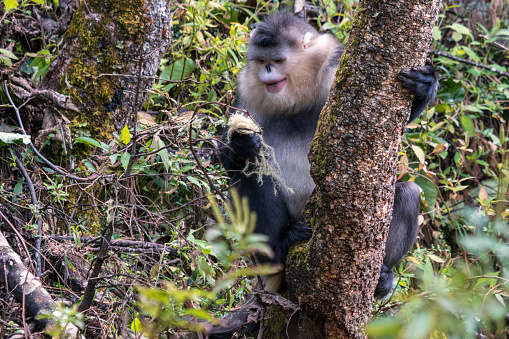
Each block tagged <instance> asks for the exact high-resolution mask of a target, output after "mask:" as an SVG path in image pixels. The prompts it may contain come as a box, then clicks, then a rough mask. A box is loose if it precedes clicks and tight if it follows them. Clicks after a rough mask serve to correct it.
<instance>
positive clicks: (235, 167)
mask: <svg viewBox="0 0 509 339" xmlns="http://www.w3.org/2000/svg"><path fill="white" fill-rule="evenodd" d="M229 129H230V128H229V127H226V129H225V131H224V133H223V136H222V137H221V141H220V142H219V146H218V149H217V151H218V155H219V160H220V161H221V163H222V164H223V166H224V168H225V169H226V170H227V171H228V172H230V171H241V170H243V169H244V168H245V166H246V161H248V160H253V159H255V158H256V157H257V156H258V155H259V153H260V146H261V139H260V136H259V135H258V134H257V133H254V132H253V133H249V134H243V133H239V132H233V133H231V136H230V140H229V142H228V134H229V133H228V131H229ZM231 175H232V174H230V176H231Z"/></svg>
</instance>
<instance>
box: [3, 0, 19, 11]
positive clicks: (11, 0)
mask: <svg viewBox="0 0 509 339" xmlns="http://www.w3.org/2000/svg"><path fill="white" fill-rule="evenodd" d="M4 5H5V11H6V12H7V11H9V10H11V9H14V8H17V7H18V6H19V4H18V2H17V1H16V0H5V1H4Z"/></svg>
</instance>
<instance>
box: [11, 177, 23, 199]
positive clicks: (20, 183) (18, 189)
mask: <svg viewBox="0 0 509 339" xmlns="http://www.w3.org/2000/svg"><path fill="white" fill-rule="evenodd" d="M23 181H24V178H21V180H20V181H18V183H17V184H16V186H14V191H13V192H12V202H14V203H16V202H17V201H18V197H19V195H20V193H21V189H22V188H23Z"/></svg>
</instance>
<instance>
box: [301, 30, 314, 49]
mask: <svg viewBox="0 0 509 339" xmlns="http://www.w3.org/2000/svg"><path fill="white" fill-rule="evenodd" d="M312 37H313V33H311V32H307V33H306V34H304V37H303V38H302V47H303V48H304V49H306V48H308V44H309V42H310V41H311V38H312Z"/></svg>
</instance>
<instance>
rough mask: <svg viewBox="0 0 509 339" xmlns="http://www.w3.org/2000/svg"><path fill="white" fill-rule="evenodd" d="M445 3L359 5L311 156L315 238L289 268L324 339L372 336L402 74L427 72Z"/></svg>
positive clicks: (415, 0)
mask: <svg viewBox="0 0 509 339" xmlns="http://www.w3.org/2000/svg"><path fill="white" fill-rule="evenodd" d="M439 2H440V1H439V0H411V1H406V0H384V1H368V0H363V1H361V3H360V4H359V9H358V12H357V16H356V19H355V21H354V25H353V30H352V32H351V36H350V39H349V41H348V43H347V45H346V46H345V53H344V55H343V57H342V59H341V61H340V66H339V70H338V73H337V75H336V81H335V84H334V86H333V88H332V90H331V94H330V95H329V99H328V101H327V104H326V106H325V108H324V110H323V111H322V115H321V118H320V122H319V125H318V129H317V133H316V135H315V139H314V140H313V143H312V147H311V153H310V160H311V174H312V176H313V179H314V180H315V183H316V186H317V187H316V190H315V193H314V195H313V197H312V202H311V207H310V209H309V210H308V218H309V221H310V222H311V225H312V227H313V229H314V234H313V238H312V239H311V241H310V242H309V243H308V244H306V245H302V246H300V247H298V248H296V249H294V250H293V251H292V253H291V254H290V257H289V260H288V274H287V278H288V282H289V286H290V290H291V291H292V292H293V296H294V298H295V299H296V301H298V303H299V304H300V305H301V308H302V309H303V311H304V314H305V317H307V318H309V319H312V323H314V324H315V326H316V325H318V327H320V331H321V332H322V333H321V334H322V336H323V337H327V338H363V337H364V336H365V335H364V334H363V332H362V328H363V326H364V325H365V324H366V322H367V321H368V320H369V318H370V313H371V307H372V302H373V293H374V290H375V287H376V284H377V280H378V274H379V270H380V267H381V264H382V258H383V255H384V244H385V239H386V236H387V233H388V227H389V223H390V219H391V215H392V204H393V197H394V185H395V183H396V162H397V154H398V151H399V149H400V146H401V136H402V133H403V131H404V126H405V122H406V120H407V119H408V116H409V108H410V103H411V96H410V95H409V93H408V92H407V91H405V90H403V89H402V87H401V85H400V83H399V82H398V81H397V74H398V73H399V71H401V70H402V69H408V68H411V67H414V66H422V65H424V63H425V59H426V50H427V48H428V45H429V42H430V38H431V33H432V29H433V24H434V22H435V19H436V16H437V11H438V7H439Z"/></svg>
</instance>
